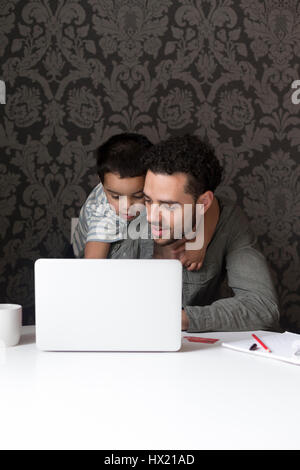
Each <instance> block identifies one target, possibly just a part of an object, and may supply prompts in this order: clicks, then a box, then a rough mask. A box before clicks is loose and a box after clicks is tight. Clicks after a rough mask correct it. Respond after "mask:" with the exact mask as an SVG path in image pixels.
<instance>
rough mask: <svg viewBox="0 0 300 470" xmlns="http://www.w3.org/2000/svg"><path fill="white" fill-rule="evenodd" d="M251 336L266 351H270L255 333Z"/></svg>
mask: <svg viewBox="0 0 300 470" xmlns="http://www.w3.org/2000/svg"><path fill="white" fill-rule="evenodd" d="M252 336H253V338H254V339H255V341H257V342H258V343H259V344H260V345H261V346H262V347H263V348H264V349H265V350H266V351H267V352H269V353H270V352H272V351H271V349H269V348H268V346H266V345H265V344H264V343H263V342H262V340H261V339H259V338H258V337H257V336H256V335H252Z"/></svg>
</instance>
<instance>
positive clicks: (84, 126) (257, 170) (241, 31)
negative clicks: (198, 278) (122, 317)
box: [0, 0, 300, 330]
mask: <svg viewBox="0 0 300 470" xmlns="http://www.w3.org/2000/svg"><path fill="white" fill-rule="evenodd" d="M299 24H300V2H297V1H293V0H290V1H289V0H277V1H275V0H273V1H271V0H268V1H262V0H252V1H249V0H241V1H230V0H211V1H202V0H178V1H174V0H172V1H171V0H85V1H76V0H56V1H54V0H51V1H47V0H40V1H33V0H32V1H22V0H19V1H18V0H12V1H9V0H0V60H1V64H0V78H2V79H4V80H5V82H6V85H7V103H6V104H5V105H1V106H0V113H1V121H0V124H1V125H0V145H1V161H0V236H1V258H0V273H1V274H0V283H1V285H0V287H1V301H10V302H18V303H21V304H22V305H23V306H24V308H25V313H26V316H25V322H26V323H31V322H33V321H34V290H33V262H34V260H35V259H37V258H39V257H43V256H44V257H45V256H50V257H60V256H62V253H63V250H64V247H65V244H66V242H67V240H68V239H69V233H70V219H71V217H74V216H78V213H79V209H80V207H81V205H82V204H83V203H84V201H85V198H86V196H87V194H88V193H89V192H90V190H91V189H92V187H93V186H94V185H95V183H96V177H95V162H94V154H93V152H94V150H95V149H96V147H97V146H98V145H99V144H100V143H101V142H103V141H104V140H106V139H107V138H108V137H110V136H111V135H113V134H116V133H119V132H122V131H125V130H130V131H138V132H141V133H144V134H145V135H147V136H148V137H149V138H150V139H151V140H152V141H154V142H157V141H159V140H160V139H165V138H167V137H168V136H170V135H172V134H177V133H186V132H191V133H195V134H197V135H199V136H201V137H203V138H205V139H209V140H210V142H211V143H212V144H213V145H214V147H215V148H216V151H217V154H218V156H219V158H220V161H221V162H222V164H223V165H224V168H225V178H224V183H223V185H222V188H221V190H222V192H223V193H226V194H228V195H229V196H230V197H231V198H232V199H234V200H236V201H237V202H238V203H239V204H240V205H241V206H242V207H243V208H244V210H245V212H246V214H247V215H248V217H249V219H250V221H251V223H252V226H253V229H254V230H255V231H256V233H257V234H258V236H259V240H260V242H261V246H262V248H263V251H264V253H265V255H266V256H267V258H268V260H269V263H270V267H271V269H272V272H273V275H274V279H275V282H276V286H277V290H278V293H279V295H280V299H281V305H282V314H283V322H284V324H285V325H288V328H290V329H294V330H295V329H297V328H298V330H300V292H299V284H300V275H299V256H300V250H299V246H300V242H299V235H300V222H299V220H300V219H299V215H300V179H299V174H300V165H299V154H298V150H299V145H300V133H299V122H300V119H299V117H300V114H299V109H300V105H299V106H297V105H294V104H292V102H291V96H290V95H291V91H290V90H291V83H292V81H293V80H295V79H297V78H300V72H299V61H300V27H299Z"/></svg>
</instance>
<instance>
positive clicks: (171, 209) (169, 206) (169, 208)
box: [160, 204, 177, 211]
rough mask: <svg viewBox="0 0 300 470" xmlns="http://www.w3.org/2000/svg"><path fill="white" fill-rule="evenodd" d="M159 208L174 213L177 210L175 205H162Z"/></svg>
mask: <svg viewBox="0 0 300 470" xmlns="http://www.w3.org/2000/svg"><path fill="white" fill-rule="evenodd" d="M160 208H161V209H163V210H167V211H175V210H176V209H177V204H162V205H161V206H160Z"/></svg>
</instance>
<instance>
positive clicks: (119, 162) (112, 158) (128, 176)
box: [97, 133, 152, 220]
mask: <svg viewBox="0 0 300 470" xmlns="http://www.w3.org/2000/svg"><path fill="white" fill-rule="evenodd" d="M151 146H152V144H151V142H150V141H149V140H148V139H147V138H146V137H144V136H143V135H141V134H133V133H124V134H118V135H115V136H113V137H111V138H110V139H109V140H107V141H106V142H105V143H104V144H103V145H101V147H99V149H98V151H97V171H98V175H99V177H100V181H101V183H102V185H103V188H104V191H105V194H106V197H107V200H108V202H109V204H110V205H111V206H112V207H113V208H114V209H115V211H116V213H117V214H119V215H120V216H122V217H123V218H124V219H126V220H130V219H132V218H134V216H130V215H128V211H129V209H130V207H131V206H133V204H144V194H143V189H144V181H145V173H146V168H145V166H144V163H143V162H142V160H141V156H142V154H143V153H144V152H145V151H146V150H147V149H149V148H150V147H151ZM122 196H126V197H127V205H125V206H122V205H121V207H120V208H119V202H120V201H121V200H122V199H120V198H121V197H122ZM123 199H124V198H123ZM119 209H120V210H119Z"/></svg>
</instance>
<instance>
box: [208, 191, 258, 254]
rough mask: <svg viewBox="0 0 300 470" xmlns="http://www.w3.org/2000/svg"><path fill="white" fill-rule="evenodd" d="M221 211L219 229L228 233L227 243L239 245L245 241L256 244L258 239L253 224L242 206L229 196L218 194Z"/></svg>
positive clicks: (223, 232)
mask: <svg viewBox="0 0 300 470" xmlns="http://www.w3.org/2000/svg"><path fill="white" fill-rule="evenodd" d="M217 199H218V201H219V205H220V209H221V213H220V220H219V224H218V225H219V227H218V228H219V231H220V232H222V234H223V235H224V234H225V235H226V237H225V238H226V239H227V244H228V243H229V244H230V245H234V246H235V245H238V244H240V243H242V242H243V244H244V243H246V244H247V243H250V244H255V243H256V241H257V239H256V235H255V233H254V232H253V230H252V227H251V224H250V222H249V220H248V218H247V216H246V214H245V213H244V211H243V209H242V208H241V206H240V205H239V204H238V203H237V202H236V201H233V200H232V199H230V198H228V197H227V196H223V195H218V196H217Z"/></svg>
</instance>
